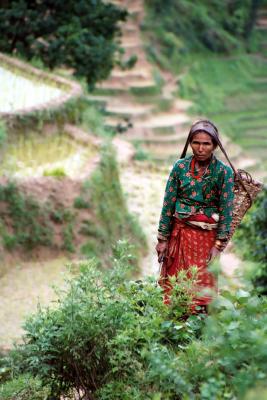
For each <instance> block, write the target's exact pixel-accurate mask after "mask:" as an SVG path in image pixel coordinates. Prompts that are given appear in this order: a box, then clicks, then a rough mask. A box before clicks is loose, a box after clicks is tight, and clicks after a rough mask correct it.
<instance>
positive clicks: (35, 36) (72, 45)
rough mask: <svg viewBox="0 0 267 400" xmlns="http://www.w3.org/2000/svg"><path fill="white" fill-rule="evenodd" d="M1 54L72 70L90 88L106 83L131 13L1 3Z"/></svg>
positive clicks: (48, 2)
mask: <svg viewBox="0 0 267 400" xmlns="http://www.w3.org/2000/svg"><path fill="white" fill-rule="evenodd" d="M0 6H1V8H0V31H1V35H0V51H3V52H6V53H13V54H19V55H21V56H22V57H24V58H26V59H32V58H33V57H38V58H40V59H41V60H42V61H43V63H44V64H45V65H46V66H48V67H49V68H54V67H56V66H59V65H63V64H64V65H67V66H69V67H71V68H73V69H74V70H75V74H76V75H77V76H82V77H85V78H86V80H87V82H88V84H90V85H93V84H94V83H95V82H97V81H99V80H102V79H104V78H106V77H107V76H108V74H109V72H110V70H111V68H112V66H113V56H114V52H115V50H116V48H117V45H116V43H115V42H114V38H115V36H116V34H117V33H118V32H119V28H118V22H119V21H120V20H124V19H125V18H126V14H127V13H126V11H125V10H122V9H120V8H118V7H116V6H115V5H112V4H109V3H107V2H103V1H101V0H75V1H73V0H10V1H9V0H0Z"/></svg>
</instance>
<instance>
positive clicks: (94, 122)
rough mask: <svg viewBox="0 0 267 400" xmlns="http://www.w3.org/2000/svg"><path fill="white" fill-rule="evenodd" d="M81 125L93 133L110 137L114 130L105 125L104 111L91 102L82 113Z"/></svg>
mask: <svg viewBox="0 0 267 400" xmlns="http://www.w3.org/2000/svg"><path fill="white" fill-rule="evenodd" d="M81 126H82V127H83V128H84V129H85V130H89V131H90V132H91V133H92V134H93V135H97V136H100V137H110V136H112V135H113V133H112V131H111V130H109V129H107V128H105V127H104V117H103V113H101V111H100V110H98V109H97V107H96V106H94V105H92V104H89V105H88V107H86V108H85V109H84V110H83V111H82V113H81Z"/></svg>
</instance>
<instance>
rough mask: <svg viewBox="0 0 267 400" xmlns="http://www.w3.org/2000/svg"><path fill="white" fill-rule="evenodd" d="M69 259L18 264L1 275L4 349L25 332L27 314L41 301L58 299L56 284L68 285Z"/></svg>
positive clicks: (1, 344) (1, 339)
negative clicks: (67, 267) (65, 282)
mask: <svg viewBox="0 0 267 400" xmlns="http://www.w3.org/2000/svg"><path fill="white" fill-rule="evenodd" d="M66 264H67V260H66V259H65V258H59V259H56V260H52V261H51V260H50V261H44V262H35V263H34V262H30V263H17V264H16V265H15V266H12V267H11V268H10V269H9V271H7V272H6V273H5V274H4V275H3V276H2V277H1V278H0V287H1V291H0V304H1V308H0V321H1V324H0V349H9V348H10V347H12V344H13V342H14V341H15V342H17V341H19V340H20V338H21V335H22V334H23V329H22V323H23V322H24V320H25V317H26V316H28V315H30V314H32V313H34V312H35V311H36V310H37V305H38V303H40V304H42V305H48V304H51V302H52V301H53V300H55V299H56V294H55V292H54V289H53V286H57V287H61V288H63V287H64V276H66V274H67V269H66Z"/></svg>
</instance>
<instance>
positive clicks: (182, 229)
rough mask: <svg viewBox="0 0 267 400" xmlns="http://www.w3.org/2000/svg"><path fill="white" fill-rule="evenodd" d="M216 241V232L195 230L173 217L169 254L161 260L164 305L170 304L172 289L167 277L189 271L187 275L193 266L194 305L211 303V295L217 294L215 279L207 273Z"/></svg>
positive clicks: (160, 281)
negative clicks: (194, 268) (194, 278)
mask: <svg viewBox="0 0 267 400" xmlns="http://www.w3.org/2000/svg"><path fill="white" fill-rule="evenodd" d="M215 239H216V229H214V230H204V229H202V228H198V227H196V228H195V227H192V226H190V225H187V224H186V223H185V222H183V221H182V220H181V219H177V218H174V224H173V228H172V232H171V236H170V239H169V244H168V252H167V256H166V257H165V259H164V261H163V265H162V268H161V274H160V280H159V283H160V285H161V286H162V287H163V289H164V292H165V297H164V302H165V303H166V304H169V303H170V299H169V294H170V292H171V290H172V286H171V284H170V282H169V280H168V277H169V276H177V275H178V273H179V271H181V270H188V272H189V273H190V268H191V267H193V266H195V267H197V285H196V287H195V288H194V292H195V293H196V295H195V296H194V305H207V304H209V303H210V302H211V301H212V298H213V296H212V294H211V293H212V292H213V293H214V292H215V293H216V292H217V280H216V278H215V276H214V275H213V274H212V273H211V272H210V271H208V259H209V255H210V251H211V248H212V247H213V246H214V243H215ZM207 289H208V290H207ZM201 292H202V293H201ZM205 292H207V293H205Z"/></svg>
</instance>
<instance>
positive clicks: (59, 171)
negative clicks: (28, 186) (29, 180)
mask: <svg viewBox="0 0 267 400" xmlns="http://www.w3.org/2000/svg"><path fill="white" fill-rule="evenodd" d="M43 175H44V176H52V177H53V178H57V179H62V178H65V177H66V175H67V174H66V172H65V170H64V168H62V167H58V168H54V169H52V170H49V171H44V173H43Z"/></svg>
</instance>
